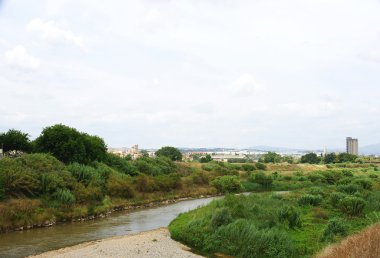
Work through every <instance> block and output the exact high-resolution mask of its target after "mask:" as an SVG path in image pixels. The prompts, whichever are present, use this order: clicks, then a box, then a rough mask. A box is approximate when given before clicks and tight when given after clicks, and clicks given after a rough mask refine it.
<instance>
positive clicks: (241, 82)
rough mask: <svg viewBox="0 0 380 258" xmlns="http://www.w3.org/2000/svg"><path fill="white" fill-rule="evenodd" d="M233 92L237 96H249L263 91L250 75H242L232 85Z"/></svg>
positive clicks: (261, 86)
mask: <svg viewBox="0 0 380 258" xmlns="http://www.w3.org/2000/svg"><path fill="white" fill-rule="evenodd" d="M232 87H233V92H234V93H235V94H236V95H238V96H251V95H252V94H254V93H256V92H260V91H262V90H264V87H263V85H261V84H260V83H258V82H257V81H256V79H255V78H254V77H253V76H252V75H250V74H243V75H241V76H240V77H239V78H238V79H236V80H235V81H234V82H233V83H232Z"/></svg>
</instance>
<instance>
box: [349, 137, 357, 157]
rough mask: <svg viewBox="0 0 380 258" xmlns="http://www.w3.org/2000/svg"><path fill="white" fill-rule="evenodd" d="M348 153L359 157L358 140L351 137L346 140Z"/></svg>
mask: <svg viewBox="0 0 380 258" xmlns="http://www.w3.org/2000/svg"><path fill="white" fill-rule="evenodd" d="M346 152H347V153H349V154H354V155H359V144H358V139H354V138H351V137H347V138H346Z"/></svg>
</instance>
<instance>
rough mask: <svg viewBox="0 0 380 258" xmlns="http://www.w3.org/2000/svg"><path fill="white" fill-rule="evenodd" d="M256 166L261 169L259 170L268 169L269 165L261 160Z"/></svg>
mask: <svg viewBox="0 0 380 258" xmlns="http://www.w3.org/2000/svg"><path fill="white" fill-rule="evenodd" d="M255 166H256V168H257V169H259V170H266V169H267V166H266V165H265V164H264V163H261V162H257V163H256V164H255Z"/></svg>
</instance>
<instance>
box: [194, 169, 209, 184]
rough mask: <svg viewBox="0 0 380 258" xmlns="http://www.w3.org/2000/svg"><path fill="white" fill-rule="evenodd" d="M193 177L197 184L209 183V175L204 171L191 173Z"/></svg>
mask: <svg viewBox="0 0 380 258" xmlns="http://www.w3.org/2000/svg"><path fill="white" fill-rule="evenodd" d="M191 179H192V181H193V183H194V184H196V185H207V184H208V183H209V178H208V175H207V174H206V173H205V172H202V171H199V172H195V173H193V174H191Z"/></svg>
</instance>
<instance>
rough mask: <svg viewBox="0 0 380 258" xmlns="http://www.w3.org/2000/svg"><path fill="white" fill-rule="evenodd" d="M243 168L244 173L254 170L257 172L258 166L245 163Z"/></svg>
mask: <svg viewBox="0 0 380 258" xmlns="http://www.w3.org/2000/svg"><path fill="white" fill-rule="evenodd" d="M241 167H242V169H243V170H244V171H254V170H256V166H255V165H254V164H249V163H245V164H243V165H242V166H241Z"/></svg>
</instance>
